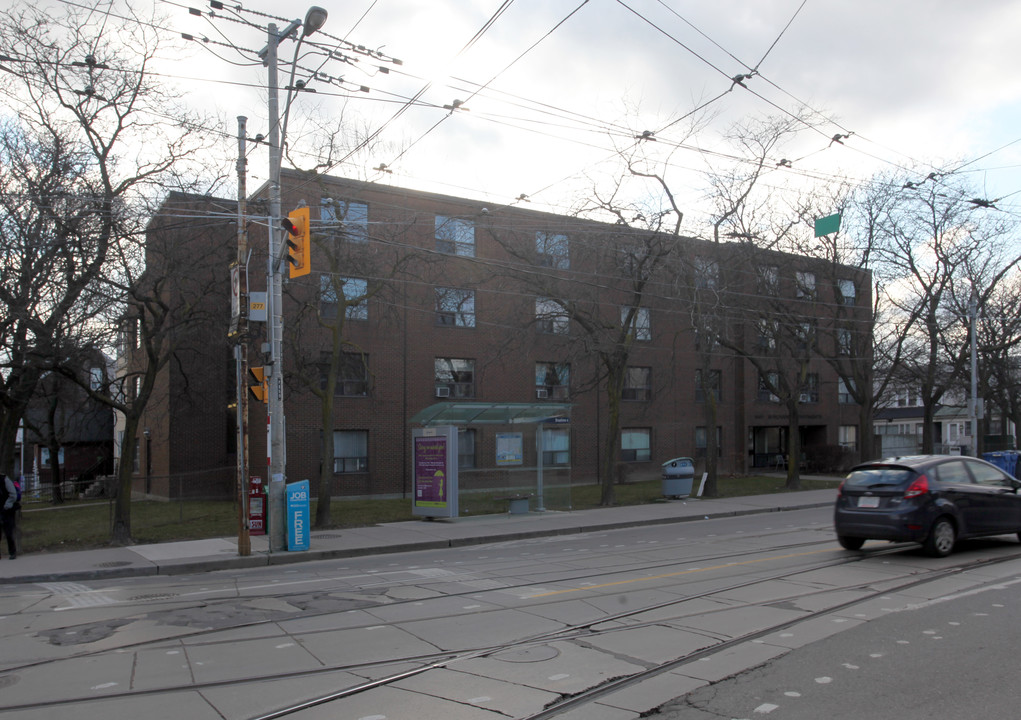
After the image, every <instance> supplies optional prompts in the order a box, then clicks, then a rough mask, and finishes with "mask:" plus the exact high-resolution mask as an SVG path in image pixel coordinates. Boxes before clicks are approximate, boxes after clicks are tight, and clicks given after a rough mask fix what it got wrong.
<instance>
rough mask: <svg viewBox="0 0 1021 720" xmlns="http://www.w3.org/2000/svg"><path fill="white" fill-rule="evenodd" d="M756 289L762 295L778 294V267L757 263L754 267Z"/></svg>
mask: <svg viewBox="0 0 1021 720" xmlns="http://www.w3.org/2000/svg"><path fill="white" fill-rule="evenodd" d="M756 280H757V285H758V290H759V292H760V293H762V294H763V295H779V294H780V268H779V267H777V266H776V265H759V266H758V268H756Z"/></svg>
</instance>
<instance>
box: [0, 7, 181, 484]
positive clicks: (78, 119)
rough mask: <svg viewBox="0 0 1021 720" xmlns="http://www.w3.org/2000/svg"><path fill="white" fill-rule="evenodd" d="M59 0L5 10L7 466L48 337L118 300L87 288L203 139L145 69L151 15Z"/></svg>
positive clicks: (3, 427) (0, 422) (2, 432)
mask: <svg viewBox="0 0 1021 720" xmlns="http://www.w3.org/2000/svg"><path fill="white" fill-rule="evenodd" d="M62 7H64V8H65V10H64V14H63V15H56V14H55V13H53V12H52V11H51V10H52V9H43V8H31V9H29V8H28V7H27V5H21V6H17V7H14V8H12V9H10V10H7V11H5V12H3V13H2V14H0V44H3V46H4V48H5V50H4V52H5V55H6V56H7V57H6V58H5V60H4V70H5V71H6V72H4V73H2V74H0V94H2V96H3V97H4V100H5V104H6V106H7V107H8V108H9V109H10V112H11V119H10V120H9V121H8V124H7V125H6V126H5V128H4V129H3V138H4V141H3V146H2V147H0V152H3V153H4V154H5V158H4V161H5V164H7V163H10V166H16V167H17V168H18V170H17V172H14V173H5V178H4V185H3V188H2V191H0V192H2V193H3V195H4V199H3V205H2V212H3V213H4V217H3V219H2V221H3V224H4V229H5V233H4V243H3V252H4V254H5V262H4V268H3V273H4V275H3V278H2V282H0V288H2V290H0V293H2V295H0V312H2V313H3V315H2V319H0V326H2V327H0V333H2V334H3V337H4V340H5V342H4V348H5V352H4V354H3V365H4V366H5V372H4V382H3V388H2V390H3V392H2V407H0V467H2V469H3V470H4V471H7V472H10V471H11V469H12V464H13V451H14V439H15V434H16V431H17V425H18V422H19V421H20V418H21V416H22V415H23V413H24V409H25V407H26V404H27V403H28V400H29V398H30V397H31V396H32V393H33V392H34V390H35V387H36V384H37V383H38V380H39V377H40V375H41V372H42V371H43V369H45V368H47V367H50V366H52V365H54V364H55V362H56V360H57V357H56V347H55V340H54V338H55V337H56V336H57V335H58V334H59V333H60V331H61V328H62V326H64V325H65V324H66V323H67V322H69V319H70V321H74V320H78V319H80V318H81V317H82V316H83V313H82V309H83V308H97V307H101V306H104V305H107V304H108V303H109V302H110V299H109V298H102V299H98V300H97V299H93V298H91V297H90V296H91V295H93V294H94V293H101V292H102V291H101V289H100V288H99V286H98V280H99V279H101V278H102V276H103V274H104V272H105V270H106V268H107V264H108V262H109V261H110V259H111V255H112V254H113V253H115V252H116V250H117V248H118V246H119V245H120V244H121V243H122V242H124V239H125V238H127V237H130V236H131V233H132V232H134V231H136V230H137V228H138V225H137V217H138V215H137V214H133V213H131V212H129V211H128V209H129V208H130V207H131V206H132V205H136V204H137V202H138V200H140V199H142V198H144V197H145V196H146V195H147V194H148V195H154V194H156V193H157V192H158V188H159V185H160V183H161V182H162V181H165V180H166V178H167V176H168V174H169V173H170V171H171V169H173V168H175V166H176V165H177V164H178V163H179V162H180V161H181V160H182V158H186V157H188V156H189V154H190V153H191V152H193V151H194V150H195V149H196V145H197V143H196V136H195V134H194V133H193V132H189V131H188V129H187V128H188V123H189V120H190V118H189V113H187V112H177V111H176V110H174V98H173V97H172V96H171V95H170V94H169V93H168V92H167V90H166V87H165V85H163V84H162V83H156V82H153V80H152V79H151V77H150V73H149V65H150V63H151V61H152V60H153V58H154V57H155V54H156V52H157V48H158V42H157V37H156V31H155V29H154V28H155V27H157V25H156V24H153V23H152V18H149V19H148V20H144V19H139V20H137V21H136V20H128V21H124V22H123V23H120V22H114V21H113V20H112V19H111V18H109V17H108V16H107V15H106V14H99V13H97V14H93V13H91V11H90V10H88V9H80V8H76V7H72V6H62ZM168 117H176V118H177V119H176V120H168V119H167V118H168ZM72 310H74V311H75V312H72Z"/></svg>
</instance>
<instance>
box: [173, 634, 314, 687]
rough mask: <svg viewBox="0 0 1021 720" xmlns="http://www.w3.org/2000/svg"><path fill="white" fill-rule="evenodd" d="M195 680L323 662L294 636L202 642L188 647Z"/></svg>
mask: <svg viewBox="0 0 1021 720" xmlns="http://www.w3.org/2000/svg"><path fill="white" fill-rule="evenodd" d="M186 653H187V658H188V661H189V663H190V665H191V669H192V675H193V676H194V678H195V682H198V683H209V682H223V681H229V680H242V679H245V678H250V677H260V676H267V677H269V676H272V675H274V674H275V673H278V672H280V670H281V669H282V668H286V669H287V670H288V671H289V672H298V671H302V670H318V669H320V668H322V663H320V662H319V661H318V659H317V658H316V657H315V656H314V655H313V654H312V653H310V652H309V651H308V650H306V649H305V648H303V647H301V645H299V644H298V642H296V641H295V640H293V639H291V638H265V639H260V640H249V641H246V642H232V643H226V644H225V643H216V644H212V645H209V644H198V645H192V646H188V647H187V648H186Z"/></svg>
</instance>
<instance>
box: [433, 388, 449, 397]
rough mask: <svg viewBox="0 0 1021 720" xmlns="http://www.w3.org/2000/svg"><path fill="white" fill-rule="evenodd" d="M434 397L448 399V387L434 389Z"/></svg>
mask: <svg viewBox="0 0 1021 720" xmlns="http://www.w3.org/2000/svg"><path fill="white" fill-rule="evenodd" d="M436 397H450V388H448V387H438V388H436Z"/></svg>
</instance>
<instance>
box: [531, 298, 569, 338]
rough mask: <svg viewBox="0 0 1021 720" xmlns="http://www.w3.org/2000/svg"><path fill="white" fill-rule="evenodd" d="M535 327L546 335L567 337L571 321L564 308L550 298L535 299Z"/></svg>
mask: <svg viewBox="0 0 1021 720" xmlns="http://www.w3.org/2000/svg"><path fill="white" fill-rule="evenodd" d="M535 327H536V329H537V330H538V332H540V333H543V334H545V335H567V334H568V332H570V329H571V321H570V318H568V316H567V312H566V311H565V310H564V306H563V305H561V304H560V303H559V302H557V301H556V300H551V299H550V298H536V299H535Z"/></svg>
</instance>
